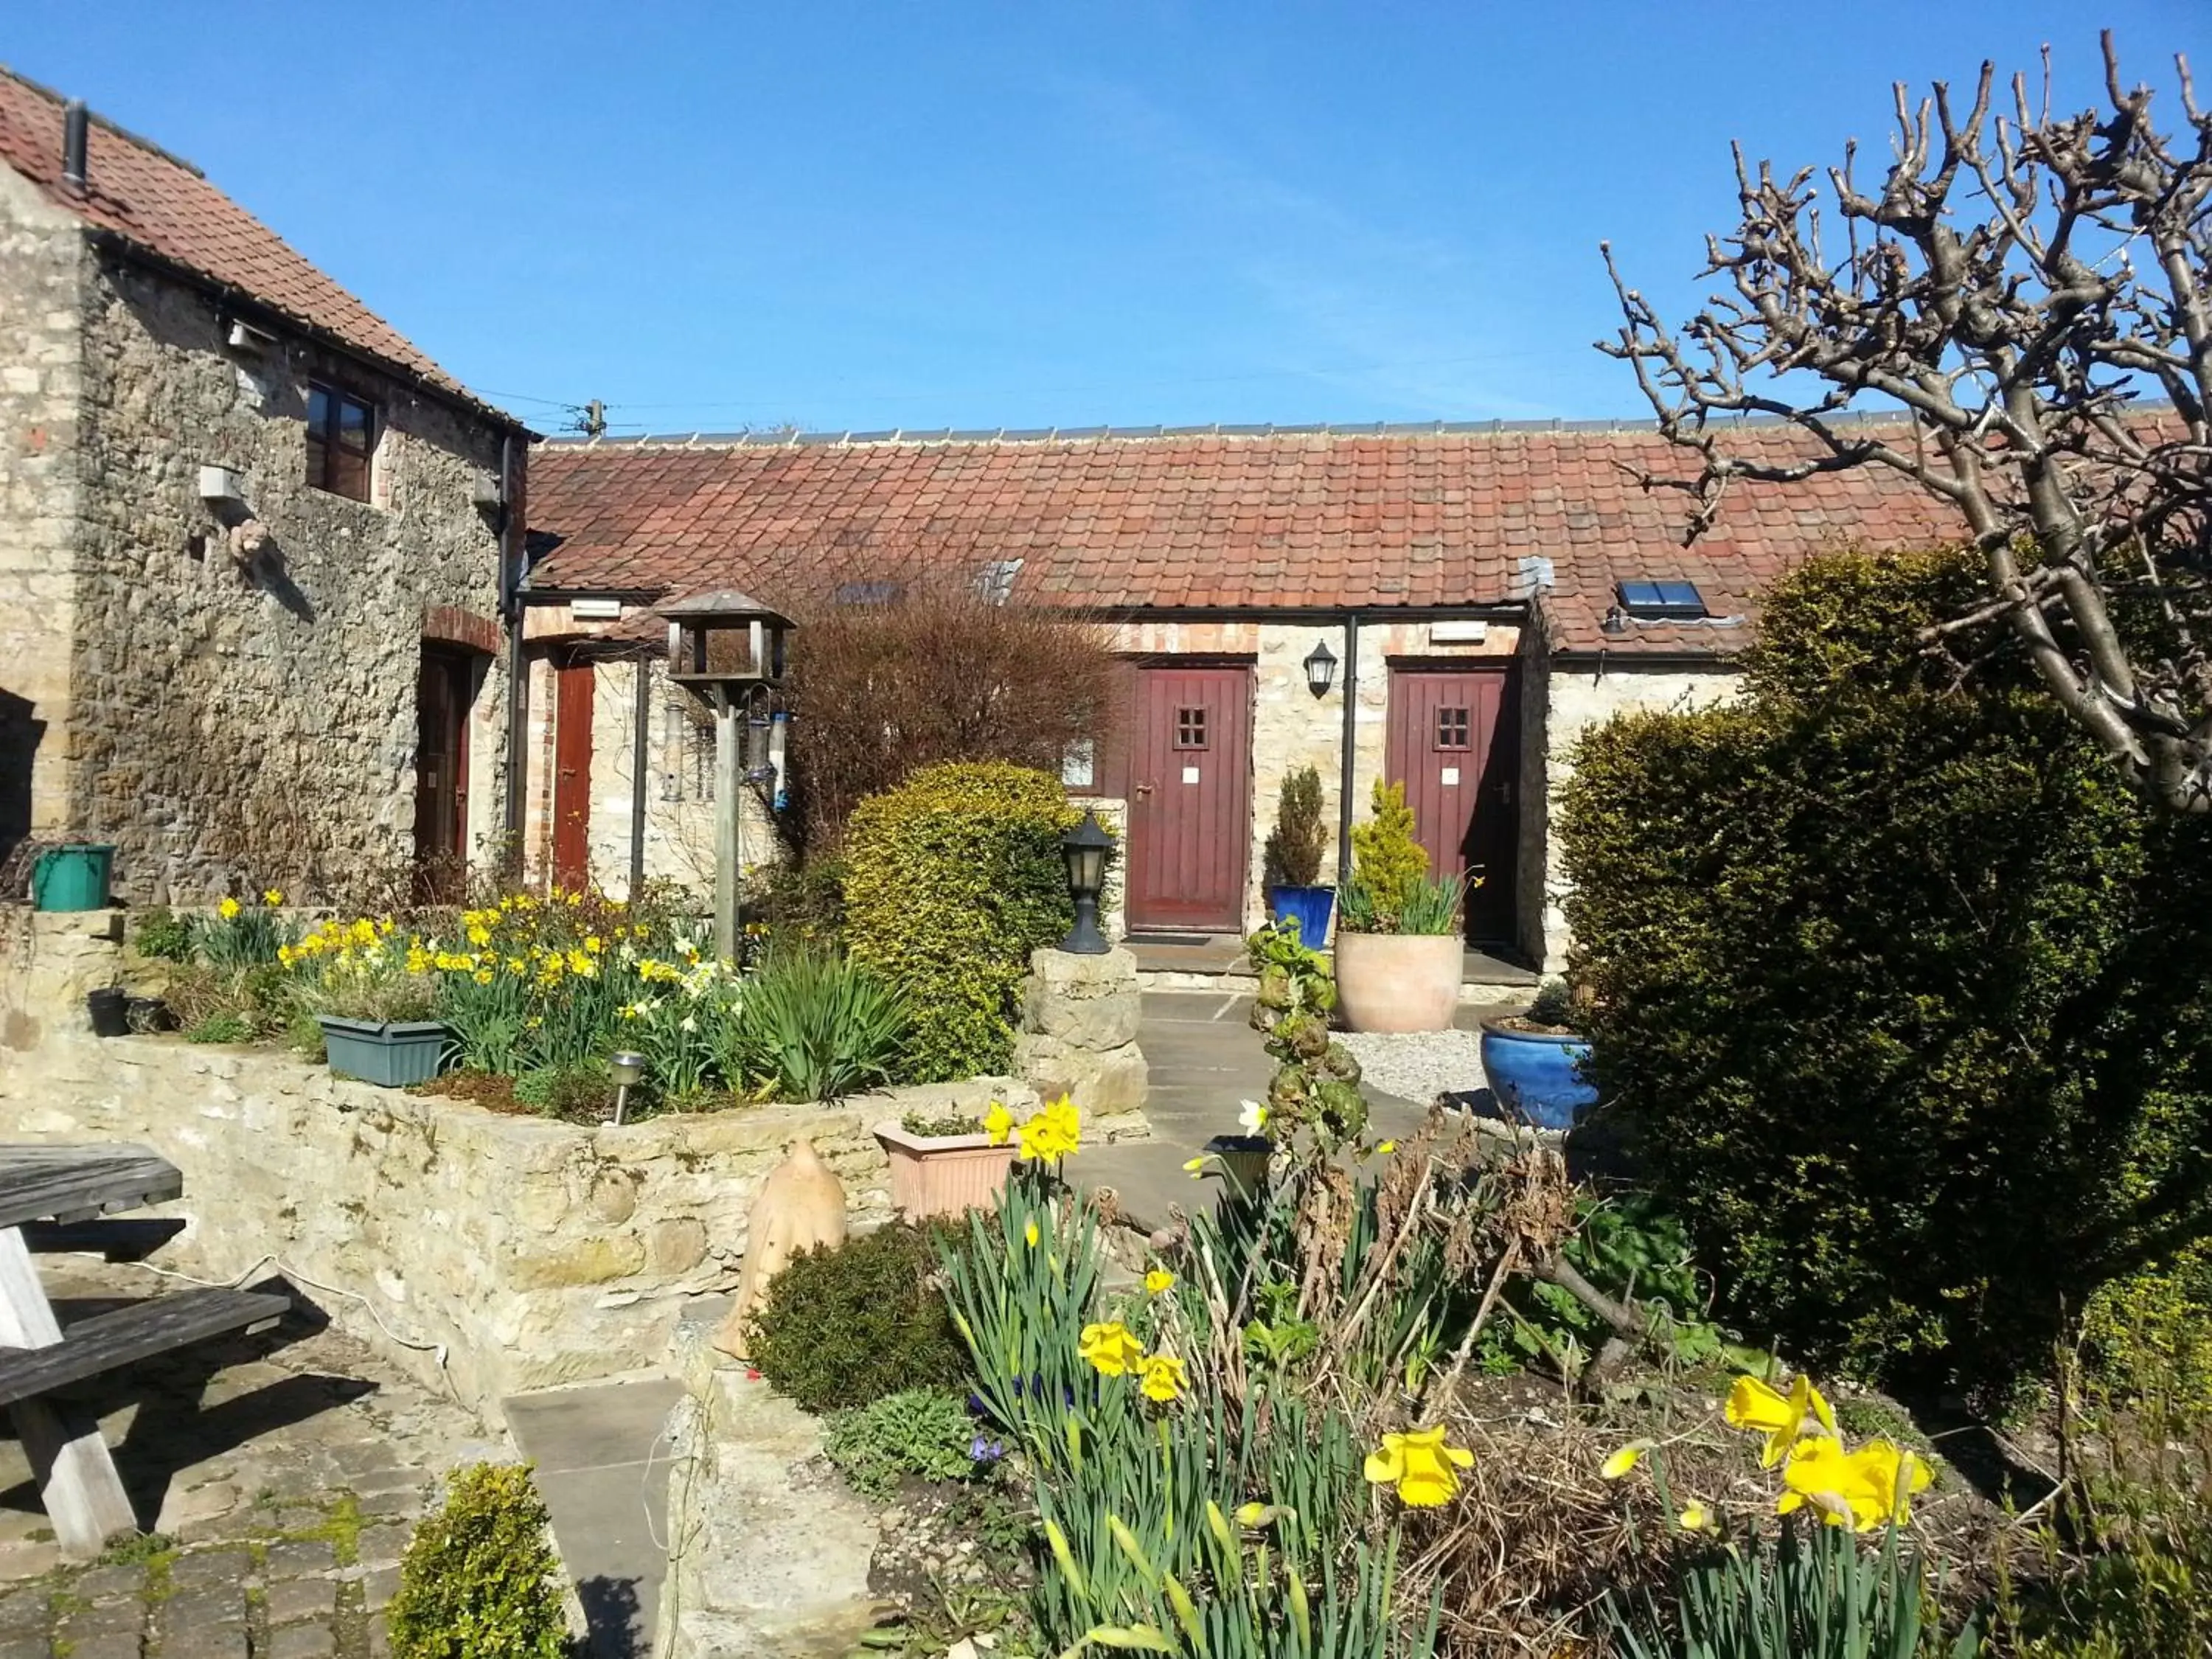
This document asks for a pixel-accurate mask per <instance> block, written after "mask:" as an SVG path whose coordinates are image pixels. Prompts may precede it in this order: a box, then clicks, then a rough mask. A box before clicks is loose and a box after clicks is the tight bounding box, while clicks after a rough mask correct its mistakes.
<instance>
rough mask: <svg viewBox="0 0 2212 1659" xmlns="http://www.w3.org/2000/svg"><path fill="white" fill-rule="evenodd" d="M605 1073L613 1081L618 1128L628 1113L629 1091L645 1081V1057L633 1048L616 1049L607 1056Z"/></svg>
mask: <svg viewBox="0 0 2212 1659" xmlns="http://www.w3.org/2000/svg"><path fill="white" fill-rule="evenodd" d="M607 1073H608V1075H609V1076H611V1077H612V1078H613V1079H614V1080H615V1124H616V1127H621V1125H622V1121H623V1118H624V1117H626V1116H628V1115H629V1091H631V1090H632V1089H635V1087H637V1085H639V1084H641V1083H642V1082H644V1081H645V1056H644V1055H643V1054H639V1053H638V1052H637V1051H636V1050H635V1049H634V1048H617V1049H616V1050H615V1052H614V1053H613V1054H610V1055H608V1056H607Z"/></svg>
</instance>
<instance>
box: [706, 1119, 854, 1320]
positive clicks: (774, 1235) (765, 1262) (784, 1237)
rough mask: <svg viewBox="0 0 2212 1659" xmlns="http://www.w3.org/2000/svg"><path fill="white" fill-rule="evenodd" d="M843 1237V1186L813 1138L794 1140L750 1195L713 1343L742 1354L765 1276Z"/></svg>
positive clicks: (762, 1294) (764, 1295)
mask: <svg viewBox="0 0 2212 1659" xmlns="http://www.w3.org/2000/svg"><path fill="white" fill-rule="evenodd" d="M844 1242H845V1188H844V1186H843V1184H842V1182H839V1181H838V1179H837V1177H836V1175H834V1174H833V1173H831V1171H830V1170H829V1166H828V1165H827V1164H823V1161H822V1160H821V1158H818V1157H817V1156H816V1154H815V1151H814V1143H813V1142H812V1141H811V1140H795V1141H793V1143H792V1145H791V1149H790V1151H789V1152H787V1154H786V1155H785V1157H784V1160H783V1162H782V1163H781V1164H777V1165H776V1166H775V1169H773V1170H769V1176H768V1179H767V1180H766V1181H764V1182H762V1183H761V1189H760V1196H759V1197H758V1198H757V1199H755V1200H753V1211H752V1215H751V1218H750V1221H749V1222H748V1224H747V1227H746V1231H745V1267H744V1274H743V1275H742V1277H740V1278H739V1279H738V1299H737V1300H736V1301H735V1302H733V1303H732V1304H731V1305H730V1316H729V1317H728V1318H727V1319H726V1320H724V1321H723V1322H722V1328H721V1329H720V1330H719V1331H717V1332H715V1333H714V1346H716V1347H717V1348H719V1349H720V1350H721V1351H722V1352H724V1353H726V1354H728V1355H729V1356H731V1358H735V1359H743V1358H745V1357H746V1356H745V1330H746V1327H747V1326H749V1325H750V1324H751V1322H752V1317H753V1315H754V1314H756V1313H757V1312H758V1311H759V1310H760V1307H761V1304H762V1303H763V1302H764V1301H766V1300H767V1299H768V1285H769V1280H770V1279H774V1278H775V1276H776V1275H777V1274H778V1273H781V1272H782V1271H783V1269H784V1267H785V1264H787V1262H789V1261H790V1260H791V1258H792V1257H793V1256H794V1255H798V1254H799V1251H801V1250H811V1249H825V1248H826V1249H836V1247H837V1246H838V1245H840V1244H842V1243H844Z"/></svg>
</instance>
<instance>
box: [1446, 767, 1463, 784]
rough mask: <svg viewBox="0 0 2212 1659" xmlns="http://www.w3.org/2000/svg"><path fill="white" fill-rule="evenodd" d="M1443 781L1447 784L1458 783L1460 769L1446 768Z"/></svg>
mask: <svg viewBox="0 0 2212 1659" xmlns="http://www.w3.org/2000/svg"><path fill="white" fill-rule="evenodd" d="M1443 781H1444V782H1445V783H1447V784H1455V783H1457V782H1458V781H1459V768H1457V767H1456V766H1447V767H1446V768H1444V776H1443Z"/></svg>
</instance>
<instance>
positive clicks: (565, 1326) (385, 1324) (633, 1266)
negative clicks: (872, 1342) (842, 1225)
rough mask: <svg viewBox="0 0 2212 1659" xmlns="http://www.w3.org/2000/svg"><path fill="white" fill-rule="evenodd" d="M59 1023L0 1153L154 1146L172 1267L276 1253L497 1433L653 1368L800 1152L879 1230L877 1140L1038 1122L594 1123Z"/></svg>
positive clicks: (731, 1279)
mask: <svg viewBox="0 0 2212 1659" xmlns="http://www.w3.org/2000/svg"><path fill="white" fill-rule="evenodd" d="M62 1023H63V1022H61V1021H59V1020H55V1021H52V1022H50V1023H49V1024H48V1026H47V1029H46V1030H44V1031H43V1032H42V1040H41V1041H40V1042H39V1044H38V1045H37V1047H36V1048H33V1049H31V1050H29V1051H27V1052H22V1053H18V1052H15V1051H0V1137H4V1138H9V1139H53V1140H99V1141H130V1142H137V1143H142V1144H144V1145H147V1146H152V1147H154V1148H155V1150H156V1151H157V1152H161V1155H162V1156H163V1157H165V1158H168V1159H170V1160H171V1161H172V1162H173V1163H174V1164H176V1165H177V1166H178V1168H179V1169H180V1170H183V1172H184V1176H185V1194H184V1197H183V1198H182V1199H180V1200H178V1201H177V1202H176V1203H174V1204H171V1205H166V1206H161V1209H160V1210H159V1211H157V1212H155V1213H166V1214H171V1215H175V1216H179V1217H181V1218H185V1221H186V1223H187V1225H186V1227H185V1231H184V1232H183V1233H182V1234H181V1235H179V1237H177V1238H176V1239H175V1240H174V1241H173V1242H172V1243H169V1244H167V1245H166V1246H164V1247H163V1249H162V1251H161V1257H160V1260H161V1263H162V1265H165V1266H167V1267H172V1268H176V1269H180V1270H182V1271H185V1272H188V1273H197V1274H200V1275H203V1276H205V1277H209V1278H216V1279H229V1278H231V1277H233V1276H235V1275H237V1274H240V1273H246V1272H248V1271H249V1270H251V1269H252V1268H254V1267H256V1265H257V1264H258V1263H260V1262H262V1261H264V1259H266V1258H274V1260H275V1262H276V1266H277V1267H278V1268H279V1270H281V1271H283V1272H285V1273H289V1274H292V1275H295V1278H296V1282H297V1283H298V1284H299V1285H300V1286H301V1289H302V1291H304V1292H305V1293H306V1294H307V1297H309V1299H310V1300H312V1301H313V1302H314V1303H316V1304H318V1305H319V1306H320V1307H321V1308H322V1309H323V1310H325V1312H326V1313H328V1314H329V1315H330V1316H331V1318H333V1319H334V1320H336V1321H337V1323H338V1324H340V1325H341V1326H343V1327H345V1328H348V1329H349V1330H351V1331H353V1332H354V1333H355V1334H357V1335H359V1336H361V1337H362V1339H363V1340H366V1341H368V1342H370V1343H371V1344H372V1345H374V1346H378V1347H380V1348H381V1349H384V1350H386V1352H389V1353H390V1354H391V1357H392V1358H393V1359H394V1360H396V1361H398V1362H399V1363H401V1364H405V1365H407V1366H409V1367H410V1369H412V1370H416V1372H418V1373H420V1374H422V1375H423V1376H426V1377H434V1376H435V1374H436V1373H437V1371H438V1370H439V1369H440V1360H441V1356H442V1360H443V1369H444V1371H445V1374H446V1376H447V1378H448V1379H449V1380H450V1382H451V1383H452V1385H453V1388H454V1389H455V1390H456V1391H457V1392H458V1393H459V1395H460V1396H461V1398H462V1399H464V1400H465V1401H467V1402H468V1403H469V1404H470V1405H471V1406H473V1407H476V1408H477V1409H478V1410H481V1411H483V1412H484V1413H487V1414H488V1415H489V1416H492V1417H494V1418H496V1417H497V1416H498V1414H499V1402H500V1401H501V1400H502V1399H503V1398H504V1397H506V1396H507V1395H512V1394H513V1393H515V1392H517V1391H519V1390H520V1389H536V1388H547V1387H551V1386H554V1385H556V1384H561V1383H580V1382H585V1381H587V1380H589V1379H592V1378H593V1377H602V1376H615V1375H618V1374H620V1373H622V1372H624V1371H628V1370H636V1369H639V1368H641V1367H644V1366H647V1365H651V1364H656V1363H658V1362H659V1359H660V1358H661V1357H662V1355H663V1353H664V1352H665V1348H666V1346H667V1344H668V1340H669V1338H670V1336H671V1333H672V1331H673V1329H674V1327H675V1323H676V1321H677V1319H678V1316H679V1314H680V1313H681V1310H682V1307H683V1303H684V1298H686V1297H691V1296H694V1295H697V1294H700V1293H702V1292H708V1291H721V1290H727V1289H730V1288H732V1287H733V1286H734V1285H736V1283H737V1279H738V1268H739V1266H740V1264H741V1262H742V1260H743V1257H744V1248H745V1234H746V1226H747V1218H748V1215H749V1213H750V1210H751V1207H752V1202H753V1200H754V1198H755V1196H756V1195H757V1193H758V1192H759V1189H760V1184H761V1182H762V1181H763V1179H764V1178H765V1177H766V1176H767V1175H768V1172H769V1170H771V1169H772V1168H774V1167H775V1164H777V1163H778V1162H780V1161H781V1158H783V1155H784V1152H785V1151H786V1150H787V1148H788V1146H790V1145H791V1143H792V1142H793V1141H794V1140H797V1139H801V1138H805V1139H811V1140H812V1141H813V1142H814V1143H815V1146H817V1149H818V1150H819V1151H820V1152H821V1153H822V1155H823V1159H824V1161H825V1162H827V1163H828V1164H829V1166H830V1167H831V1168H832V1169H833V1170H836V1172H837V1174H838V1176H840V1177H841V1178H842V1180H843V1182H844V1183H845V1188H846V1194H847V1198H848V1203H849V1205H850V1206H851V1215H852V1218H853V1220H854V1223H855V1224H856V1225H871V1224H872V1223H875V1222H879V1221H881V1220H884V1219H885V1218H887V1217H888V1216H889V1214H890V1200H889V1193H888V1188H887V1184H886V1183H887V1180H888V1175H887V1170H886V1166H885V1164H884V1155H883V1151H882V1148H881V1147H880V1146H878V1145H877V1143H876V1140H875V1139H874V1136H873V1135H872V1133H871V1132H870V1131H871V1126H872V1125H873V1124H875V1123H877V1122H879V1121H883V1120H884V1119H886V1118H896V1117H897V1116H898V1115H900V1114H901V1113H902V1112H904V1111H908V1110H922V1111H934V1112H944V1111H949V1110H955V1109H968V1110H974V1111H975V1112H977V1113H979V1114H980V1112H981V1109H982V1107H983V1105H984V1104H985V1103H987V1100H988V1099H989V1098H991V1097H994V1096H995V1097H998V1098H1000V1099H1003V1100H1006V1101H1008V1102H1009V1103H1012V1105H1013V1106H1014V1108H1015V1109H1016V1110H1017V1112H1018V1113H1019V1112H1023V1111H1026V1110H1028V1109H1030V1108H1032V1107H1033V1106H1034V1105H1035V1104H1036V1092H1035V1091H1033V1090H1030V1089H1028V1088H1026V1087H1025V1086H1024V1085H1020V1084H1018V1083H1017V1082H1015V1081H1014V1080H1013V1079H978V1080H976V1081H975V1082H972V1083H967V1084H951V1085H940V1086H936V1087H932V1088H925V1089H912V1090H901V1091H896V1093H895V1094H894V1095H893V1096H891V1097H873V1098H868V1099H863V1100H860V1101H856V1102H854V1103H849V1104H847V1105H842V1106H836V1107H822V1106H766V1107H756V1108H750V1109H743V1110H736V1111H730V1112H724V1113H718V1114H713V1115H687V1116H671V1117H657V1118H648V1119H647V1120H646V1121H643V1122H641V1123H635V1124H630V1125H626V1126H624V1127H620V1128H617V1127H612V1126H611V1125H609V1126H602V1127H597V1128H585V1127H578V1126H574V1125H570V1124H565V1123H556V1122H550V1121H546V1120H544V1119H540V1118H535V1117H526V1116H513V1115H501V1114H498V1113H495V1112H491V1111H488V1110H486V1109H483V1108H480V1107H477V1106H472V1105H470V1104H467V1103H464V1102H457V1101H448V1100H441V1099H436V1098H433V1097H426V1096H417V1095H411V1094H409V1093H407V1092H405V1091H402V1090H392V1089H378V1088H374V1087H371V1086H370V1085H367V1084H362V1083H356V1082H351V1081H349V1080H347V1079H341V1078H337V1077H334V1076H332V1075H331V1073H330V1071H329V1070H328V1068H326V1067H324V1066H310V1065H307V1064H306V1063H305V1062H303V1061H301V1060H297V1059H295V1058H292V1057H290V1056H288V1055H283V1054H271V1053H269V1052H266V1051H257V1050H252V1049H246V1048H229V1047H224V1046H220V1045H195V1044H191V1043H187V1042H183V1041H182V1040H181V1039H179V1038H175V1037H155V1036H132V1037H120V1038H114V1039H111V1040H107V1041H102V1040H100V1039H99V1038H96V1037H94V1036H91V1035H90V1034H89V1033H88V1031H84V1030H57V1029H54V1027H55V1026H57V1025H58V1024H62ZM410 1344H415V1345H425V1346H422V1347H416V1346H405V1345H410Z"/></svg>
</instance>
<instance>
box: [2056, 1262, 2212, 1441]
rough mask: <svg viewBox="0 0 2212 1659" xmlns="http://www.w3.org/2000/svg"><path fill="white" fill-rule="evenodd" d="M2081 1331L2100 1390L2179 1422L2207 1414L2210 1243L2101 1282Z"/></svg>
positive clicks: (2210, 1396)
mask: <svg viewBox="0 0 2212 1659" xmlns="http://www.w3.org/2000/svg"><path fill="white" fill-rule="evenodd" d="M2082 1334H2083V1336H2084V1337H2086V1338H2087V1347H2088V1358H2089V1361H2090V1364H2091V1367H2092V1371H2093V1376H2094V1377H2095V1379H2096V1381H2097V1382H2098V1383H2099V1384H2100V1387H2102V1388H2103V1389H2106V1390H2108V1391H2109V1392H2111V1393H2113V1394H2116V1395H2120V1396H2122V1397H2123V1398H2125V1399H2130V1400H2140V1401H2146V1402H2148V1403H2151V1404H2154V1405H2156V1406H2159V1407H2164V1408H2165V1409H2166V1410H2167V1411H2168V1412H2171V1413H2173V1414H2174V1415H2175V1416H2177V1417H2179V1418H2181V1419H2185V1420H2189V1421H2196V1422H2201V1421H2204V1420H2206V1419H2212V1241H2208V1240H2200V1241H2199V1242H2198V1243H2195V1244H2192V1245H2191V1246H2190V1247H2189V1248H2188V1249H2185V1250H2183V1251H2182V1252H2181V1253H2180V1254H2179V1255H2177V1256H2176V1257H2175V1258H2174V1259H2173V1261H2172V1262H2170V1263H2168V1264H2166V1266H2164V1267H2158V1268H2150V1269H2146V1270H2145V1271H2143V1272H2142V1273H2130V1274H2129V1275H2128V1276H2127V1277H2126V1278H2125V1279H2115V1280H2113V1281H2112V1283H2111V1284H2109V1285H2106V1286H2105V1287H2104V1289H2102V1290H2100V1291H2098V1292H2097V1294H2096V1295H2095V1296H2094V1297H2093V1298H2091V1300H2090V1303H2089V1307H2088V1312H2087V1317H2086V1318H2085V1319H2084V1321H2083V1322H2082Z"/></svg>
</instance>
